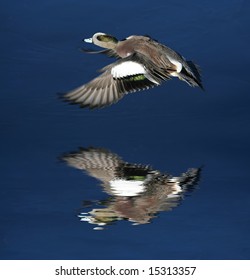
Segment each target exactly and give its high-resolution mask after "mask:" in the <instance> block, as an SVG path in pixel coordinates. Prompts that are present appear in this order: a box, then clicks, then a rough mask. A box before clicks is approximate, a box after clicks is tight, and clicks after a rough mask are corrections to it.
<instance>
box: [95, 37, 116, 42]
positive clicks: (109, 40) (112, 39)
mask: <svg viewBox="0 0 250 280" xmlns="http://www.w3.org/2000/svg"><path fill="white" fill-rule="evenodd" d="M97 39H98V40H99V41H101V42H114V43H117V42H118V40H117V39H116V38H115V37H113V36H110V35H99V36H97Z"/></svg>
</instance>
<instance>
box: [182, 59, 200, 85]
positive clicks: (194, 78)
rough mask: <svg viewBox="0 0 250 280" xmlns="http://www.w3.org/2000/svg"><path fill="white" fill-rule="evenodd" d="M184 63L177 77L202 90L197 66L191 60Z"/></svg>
mask: <svg viewBox="0 0 250 280" xmlns="http://www.w3.org/2000/svg"><path fill="white" fill-rule="evenodd" d="M185 64H186V65H183V68H182V70H181V72H180V73H178V78H179V79H180V80H183V81H185V82H187V83H188V84H189V85H190V86H192V87H200V88H201V89H202V90H204V87H203V85H202V81H201V71H200V68H199V66H198V65H196V64H195V63H193V62H192V61H186V63H185Z"/></svg>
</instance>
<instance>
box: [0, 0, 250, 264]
mask: <svg viewBox="0 0 250 280" xmlns="http://www.w3.org/2000/svg"><path fill="white" fill-rule="evenodd" d="M0 5H1V8H0V16H1V27H0V30H1V45H0V49H1V52H0V62H1V69H2V71H1V93H0V131H1V138H0V143H1V145H0V149H1V160H0V170H1V185H0V191H1V195H0V197H1V203H0V210H1V212H0V213H1V216H0V217H1V230H0V242H1V245H0V258H1V259H249V258H250V243H249V242H250V237H249V232H250V219H249V201H250V188H249V187H250V186H249V166H250V164H249V156H250V150H249V142H250V125H249V120H250V108H249V107H250V106H249V104H250V95H249V63H250V56H249V50H248V49H249V26H250V18H249V12H250V4H249V2H247V1H238V0H237V1H236V0H235V1H234V0H230V1H219V2H218V1H202V3H201V2H200V1H192V3H188V2H186V1H163V0H162V1H154V2H152V1H144V0H143V1H142V0H139V1H133V2H131V3H126V5H123V6H121V5H117V3H116V2H114V1H80V0H75V1H67V0H63V1H58V0H54V1H48V0H44V1H35V2H34V1H30V0H24V1H17V0H12V1H7V2H6V1H5V3H3V1H1V4H0ZM97 31H102V32H107V33H110V34H113V35H115V36H116V37H117V38H119V39H123V38H125V37H128V36H129V35H132V34H142V35H144V34H148V35H151V36H152V37H153V38H155V39H157V40H158V41H160V42H161V43H164V44H166V45H168V46H170V47H172V48H173V49H175V50H176V51H178V52H180V53H181V54H182V55H183V56H184V57H186V59H189V60H193V61H195V62H196V63H197V64H199V65H200V67H201V69H202V75H203V82H204V87H205V89H206V90H205V92H202V91H201V90H200V89H198V88H191V87H189V86H188V85H187V84H186V83H183V82H181V81H179V80H177V79H172V80H170V81H168V82H166V83H164V84H163V85H162V86H160V87H157V88H154V89H150V90H148V91H144V92H139V93H134V94H130V95H128V96H126V98H124V99H122V100H121V101H120V102H118V103H117V104H115V105H113V106H110V107H107V108H103V109H100V110H88V109H81V108H79V107H78V106H76V105H70V104H68V103H65V102H62V100H60V99H59V98H58V96H57V93H58V92H65V91H68V90H70V89H73V88H75V87H77V86H80V85H82V84H84V83H86V82H88V81H89V80H91V79H92V78H94V77H95V76H96V75H97V70H98V69H100V68H102V67H104V66H106V65H107V64H109V63H111V62H112V61H114V59H112V58H107V57H105V56H101V55H88V54H84V53H82V52H80V51H79V49H80V48H81V47H83V42H82V39H83V38H89V37H90V36H91V35H92V34H93V33H95V32H97Z"/></svg>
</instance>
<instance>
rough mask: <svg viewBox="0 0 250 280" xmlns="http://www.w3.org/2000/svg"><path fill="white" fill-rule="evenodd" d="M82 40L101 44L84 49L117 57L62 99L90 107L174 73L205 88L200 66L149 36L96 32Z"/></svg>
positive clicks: (120, 97) (154, 84)
mask: <svg viewBox="0 0 250 280" xmlns="http://www.w3.org/2000/svg"><path fill="white" fill-rule="evenodd" d="M84 42H86V43H90V44H94V45H96V46H98V47H101V48H102V49H101V50H97V51H96V50H90V49H82V50H83V51H84V52H86V53H91V54H105V55H107V56H109V57H114V58H116V59H117V60H116V61H115V62H114V63H111V64H109V65H107V66H105V67H104V68H102V69H101V70H100V72H101V74H100V75H99V76H98V77H96V78H94V79H93V80H91V81H90V82H88V83H87V84H84V85H82V86H80V87H78V88H76V89H73V90H71V91H69V92H67V93H65V94H64V95H63V99H64V100H66V101H68V102H70V103H73V104H79V105H80V106H81V107H88V108H90V109H93V108H102V107H106V106H109V105H111V104H114V103H116V102H118V101H119V100H120V99H122V98H123V97H124V96H125V95H126V94H128V93H132V92H136V91H140V90H145V89H150V88H153V87H156V86H159V85H161V84H162V83H163V82H164V81H167V80H169V79H171V78H173V77H177V78H179V79H180V80H182V81H184V82H186V83H187V84H188V85H189V86H191V87H199V88H201V89H202V90H204V88H203V85H202V81H201V72H200V68H199V66H198V65H196V64H195V63H194V62H192V61H190V60H186V59H185V58H184V57H183V56H182V55H181V54H179V53H178V52H176V51H174V50H172V49H171V48H170V47H168V46H166V45H163V44H161V43H159V42H158V41H156V40H154V39H152V38H151V37H150V36H147V35H145V36H141V35H132V36H129V37H127V38H126V39H124V40H121V41H119V40H118V39H117V38H116V37H114V36H112V35H109V34H106V33H103V32H97V33H95V34H94V35H93V36H92V37H91V38H88V39H84Z"/></svg>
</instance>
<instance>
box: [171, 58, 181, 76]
mask: <svg viewBox="0 0 250 280" xmlns="http://www.w3.org/2000/svg"><path fill="white" fill-rule="evenodd" d="M168 60H169V61H170V62H171V63H173V64H174V65H175V66H176V72H177V73H180V72H181V69H182V64H181V63H180V62H179V61H177V60H175V59H173V58H170V57H168Z"/></svg>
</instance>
